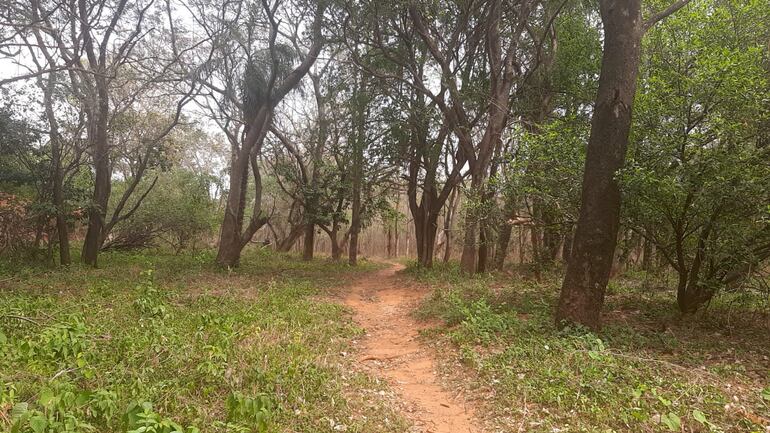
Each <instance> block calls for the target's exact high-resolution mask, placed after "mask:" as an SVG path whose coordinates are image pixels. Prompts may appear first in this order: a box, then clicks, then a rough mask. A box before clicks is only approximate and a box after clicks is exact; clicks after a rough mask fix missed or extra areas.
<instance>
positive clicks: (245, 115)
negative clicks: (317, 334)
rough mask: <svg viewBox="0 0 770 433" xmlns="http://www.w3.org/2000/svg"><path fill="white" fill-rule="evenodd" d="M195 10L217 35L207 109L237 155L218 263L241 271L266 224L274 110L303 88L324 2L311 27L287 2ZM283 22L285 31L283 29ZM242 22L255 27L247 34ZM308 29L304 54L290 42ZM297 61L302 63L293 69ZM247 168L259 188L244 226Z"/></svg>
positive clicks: (319, 40)
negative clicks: (264, 177)
mask: <svg viewBox="0 0 770 433" xmlns="http://www.w3.org/2000/svg"><path fill="white" fill-rule="evenodd" d="M196 8H197V9H196V10H195V14H196V16H197V17H198V18H197V20H198V21H197V22H198V23H199V24H200V25H201V26H203V27H204V28H205V29H206V31H207V33H209V34H210V35H216V37H215V38H213V39H212V42H211V46H210V49H209V50H208V52H209V53H211V54H210V55H207V58H206V59H205V60H206V72H207V74H206V76H205V78H203V85H204V86H205V87H206V89H207V90H208V93H207V96H208V98H207V101H206V103H205V104H206V105H205V108H206V109H207V110H208V111H209V113H210V114H211V116H212V118H213V119H215V121H216V122H217V123H218V124H219V126H220V127H221V128H222V130H223V131H224V132H225V133H226V135H227V137H228V141H229V142H230V145H231V149H232V157H231V160H230V172H229V186H228V190H227V201H226V204H225V209H224V217H223V220H222V225H221V230H220V236H219V248H218V251H217V258H216V261H217V263H218V264H220V265H221V266H227V267H233V266H237V265H238V262H239V259H240V255H241V251H242V250H243V248H244V247H245V246H246V245H247V244H248V243H249V242H250V241H251V238H252V237H253V236H254V233H256V231H257V230H258V229H259V228H260V227H262V226H263V225H264V224H265V223H266V222H267V218H266V216H265V214H264V213H263V211H262V185H261V175H260V167H259V162H258V158H259V154H260V152H261V150H262V145H263V143H264V140H265V136H266V135H267V134H268V132H269V130H270V126H271V125H272V122H273V117H274V111H275V109H276V107H277V106H278V105H279V104H280V103H281V101H283V99H284V98H285V97H286V95H287V94H289V92H290V91H292V90H293V89H294V88H296V87H297V85H298V84H299V82H300V80H301V79H302V77H304V76H305V74H307V73H308V71H309V70H310V68H311V66H312V65H313V64H314V63H315V61H316V58H317V57H318V55H319V53H320V52H321V49H322V47H323V45H324V38H323V35H322V23H323V16H324V11H325V9H326V3H325V2H320V3H318V4H316V5H315V7H314V11H313V13H312V14H313V15H312V16H313V17H312V21H311V22H310V23H308V22H307V21H306V18H308V17H306V16H303V15H302V13H300V14H299V16H296V15H293V14H294V13H295V12H297V11H305V10H307V9H305V8H303V7H301V5H295V4H292V3H284V2H281V1H276V2H272V3H271V2H268V1H267V0H265V1H263V2H261V4H259V5H252V4H251V3H249V2H245V1H239V2H234V3H230V4H228V5H226V6H225V7H224V8H221V9H220V8H219V7H218V6H217V7H216V8H215V9H216V11H214V12H213V15H212V13H211V11H209V9H208V8H206V5H205V4H201V5H196ZM279 14H283V18H282V17H281V16H279ZM284 18H286V19H287V21H288V23H287V24H282V21H283V20H284ZM244 19H245V20H246V21H247V22H248V23H249V24H248V25H246V26H245V27H246V29H245V30H246V31H245V32H243V33H242V32H241V31H240V28H241V27H240V26H241V25H242V21H243V20H244ZM308 24H309V27H310V35H309V39H310V42H309V43H310V46H309V48H308V50H307V52H306V53H304V55H302V54H301V53H298V52H296V51H295V49H294V46H293V45H292V44H291V42H292V41H298V40H299V38H300V37H301V28H302V26H304V25H308ZM282 25H283V26H284V27H282ZM260 30H261V31H264V33H262V32H260ZM279 36H282V37H287V38H288V40H287V41H285V42H286V43H284V42H280V41H279V40H278V38H279ZM297 57H300V60H299V64H297V65H296V66H294V63H295V62H294V59H295V58H297ZM238 89H241V92H240V94H238ZM249 169H251V176H252V177H253V181H254V205H253V210H252V213H251V217H250V220H249V223H248V224H247V225H246V226H245V227H244V217H245V208H246V198H247V194H246V193H247V189H248V184H249V177H250V176H249Z"/></svg>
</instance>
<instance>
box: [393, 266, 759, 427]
mask: <svg viewBox="0 0 770 433" xmlns="http://www.w3.org/2000/svg"><path fill="white" fill-rule="evenodd" d="M407 272H408V273H410V274H411V275H413V276H414V278H417V279H418V280H420V281H422V282H424V283H428V284H430V285H432V286H433V287H435V291H434V293H433V295H432V296H431V297H429V299H427V300H426V301H425V302H424V303H423V304H422V306H421V308H420V309H419V311H418V314H419V315H420V316H423V317H426V318H439V319H442V321H443V324H444V325H443V326H441V327H440V328H439V329H438V330H433V331H431V341H436V340H438V341H439V343H437V344H439V345H441V346H442V347H443V348H449V349H453V350H443V351H442V353H453V354H454V357H453V358H448V359H445V360H444V361H445V362H444V368H445V369H446V370H447V372H449V373H450V374H452V375H453V376H454V377H455V379H456V380H457V381H458V384H461V385H462V386H464V387H467V388H468V389H470V390H471V391H469V392H471V393H476V394H478V395H480V396H485V397H486V398H487V401H489V404H488V406H489V407H487V408H486V410H484V411H481V413H486V414H488V417H489V418H490V419H491V420H492V421H493V422H494V423H495V424H496V425H497V426H498V427H499V428H500V430H501V431H527V432H556V431H559V432H613V431H614V432H658V431H687V432H764V431H766V430H765V429H766V428H770V426H766V425H763V424H765V423H766V422H767V421H766V420H767V419H770V337H768V336H769V335H770V326H769V325H770V323H769V322H768V308H767V307H768V305H767V298H766V295H765V297H764V298H763V297H762V296H761V295H756V296H753V297H751V298H752V299H751V300H746V299H739V298H741V297H744V298H745V297H746V295H739V294H727V295H724V296H722V297H720V298H718V299H716V300H715V301H714V302H712V305H711V306H710V308H709V310H708V311H707V312H706V314H704V315H702V316H700V317H698V318H696V319H692V320H689V321H686V322H683V321H682V320H680V318H679V317H678V314H677V313H676V311H675V309H674V306H673V296H672V293H671V292H670V291H668V290H661V289H660V288H657V289H653V288H652V287H649V286H651V285H654V284H647V283H649V281H648V282H647V283H645V281H644V280H643V279H640V277H639V276H638V275H637V276H631V277H630V278H624V279H618V280H616V281H613V283H612V285H611V293H610V294H609V295H608V297H607V304H606V305H605V312H606V314H605V326H604V329H603V331H602V332H601V333H600V334H599V335H595V334H591V333H585V332H580V331H578V330H568V331H566V332H565V331H561V332H560V331H557V330H556V329H555V326H554V325H553V316H552V313H553V309H554V305H555V301H556V298H557V296H558V288H559V283H560V278H559V276H558V275H557V274H552V275H546V276H544V278H543V279H542V281H541V282H537V281H534V280H528V279H522V278H520V277H516V276H506V275H493V276H484V277H473V278H466V277H463V276H462V275H461V274H460V273H459V272H458V271H457V270H456V269H453V267H452V266H449V267H447V266H445V265H442V266H440V267H439V269H435V270H431V271H426V270H417V269H410V270H408V271H407ZM737 302H741V305H739V306H736V303H737ZM736 308H738V310H736ZM436 337H438V339H437V338H436ZM452 361H455V362H452ZM458 365H459V366H461V368H457V367H458Z"/></svg>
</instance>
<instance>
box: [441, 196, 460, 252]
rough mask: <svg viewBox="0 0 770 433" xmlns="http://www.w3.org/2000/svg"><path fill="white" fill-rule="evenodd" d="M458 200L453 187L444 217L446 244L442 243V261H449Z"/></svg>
mask: <svg viewBox="0 0 770 433" xmlns="http://www.w3.org/2000/svg"><path fill="white" fill-rule="evenodd" d="M459 201H460V200H459V197H458V194H457V188H453V189H452V193H451V194H450V196H449V207H447V213H446V216H445V217H444V242H446V245H444V263H448V262H449V258H450V256H451V254H452V222H453V220H454V217H455V213H456V212H457V203H458V202H459Z"/></svg>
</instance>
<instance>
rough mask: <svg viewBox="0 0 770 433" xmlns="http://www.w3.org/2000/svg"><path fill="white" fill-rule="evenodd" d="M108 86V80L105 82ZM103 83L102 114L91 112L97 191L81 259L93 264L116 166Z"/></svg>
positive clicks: (101, 241) (93, 200) (102, 231)
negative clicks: (109, 132)
mask: <svg viewBox="0 0 770 433" xmlns="http://www.w3.org/2000/svg"><path fill="white" fill-rule="evenodd" d="M104 86H106V84H105V85H104ZM101 87H102V86H99V88H100V89H99V90H100V91H99V107H98V114H97V113H91V114H90V115H91V116H92V118H91V121H90V122H91V124H92V125H93V126H92V131H90V132H89V135H90V138H91V140H92V144H91V146H92V149H93V150H92V158H93V164H94V192H93V196H92V198H91V200H92V203H91V208H90V209H89V212H88V229H87V231H86V237H85V240H84V241H83V251H82V253H81V258H80V259H81V261H82V262H83V263H86V264H88V265H91V266H96V265H97V258H98V256H99V250H100V249H101V247H102V243H103V242H104V223H105V220H106V218H107V206H108V204H109V201H110V190H111V186H112V184H111V182H112V179H111V177H112V170H111V166H110V148H109V143H108V137H107V121H108V117H107V116H108V115H109V96H108V95H107V93H106V92H107V89H106V88H105V89H103V90H102V89H101Z"/></svg>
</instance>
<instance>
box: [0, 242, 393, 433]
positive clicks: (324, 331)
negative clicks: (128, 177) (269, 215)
mask: <svg viewBox="0 0 770 433" xmlns="http://www.w3.org/2000/svg"><path fill="white" fill-rule="evenodd" d="M212 261H213V256H212V255H211V253H210V252H204V253H201V254H196V255H180V256H171V255H163V254H155V253H153V254H152V255H150V254H147V255H145V254H125V253H110V254H104V255H103V256H102V257H100V269H90V268H87V267H82V266H79V265H74V266H72V267H71V268H70V269H63V270H50V269H46V268H44V267H34V266H33V267H27V268H22V267H19V266H16V265H11V264H8V263H5V264H3V265H0V294H1V295H2V296H1V297H0V353H1V355H0V431H11V432H34V433H41V432H52V433H53V432H64V431H68V432H69V431H72V432H90V431H94V432H137V433H138V432H148V433H149V432H164V433H169V432H185V433H192V432H197V431H201V432H254V433H257V432H260V433H261V432H279V431H280V432H308V433H317V432H335V431H349V432H400V431H403V428H402V426H401V425H400V424H399V421H398V418H397V417H395V416H393V414H392V413H390V412H388V411H387V410H386V409H385V408H384V406H383V404H381V403H378V402H377V400H376V399H372V400H371V401H367V400H370V399H369V397H370V396H371V395H374V394H376V393H377V392H379V389H380V386H379V385H378V384H376V383H373V382H372V381H371V380H370V379H369V378H367V377H366V376H363V375H360V374H356V373H352V372H351V369H350V366H349V361H348V358H346V357H345V356H344V354H345V353H346V352H349V351H350V348H349V344H350V339H351V338H352V337H354V336H356V335H358V334H359V333H360V330H359V329H358V328H357V327H355V326H354V325H353V324H352V322H351V320H350V317H349V315H348V314H347V313H346V311H345V310H344V309H343V308H342V307H340V306H338V305H336V304H333V303H330V302H325V301H322V300H320V298H319V296H318V295H321V294H323V292H322V291H323V289H324V288H328V287H332V286H333V285H340V282H341V281H343V280H344V279H345V278H346V277H350V276H351V274H352V273H354V272H361V271H367V270H371V268H372V265H366V264H364V265H363V266H361V267H360V268H359V269H352V268H349V267H348V266H346V265H338V264H332V263H329V262H327V261H323V260H318V261H316V262H311V263H305V262H302V261H300V260H298V259H296V258H294V257H291V256H284V255H272V254H269V253H265V252H250V253H248V254H246V256H245V257H244V258H243V259H242V266H241V267H240V268H238V269H237V270H235V271H223V270H219V269H217V268H216V267H214V266H213V265H212V264H211V263H212ZM386 419H387V420H388V421H387V422H386V421H385V420H386Z"/></svg>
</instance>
